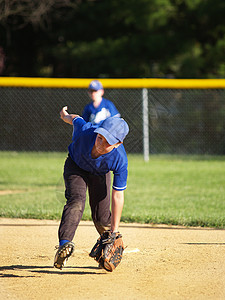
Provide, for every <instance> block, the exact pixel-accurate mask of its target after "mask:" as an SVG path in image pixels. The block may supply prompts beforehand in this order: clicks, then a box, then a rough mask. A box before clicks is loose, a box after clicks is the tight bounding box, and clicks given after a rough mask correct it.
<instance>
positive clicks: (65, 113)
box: [60, 106, 68, 120]
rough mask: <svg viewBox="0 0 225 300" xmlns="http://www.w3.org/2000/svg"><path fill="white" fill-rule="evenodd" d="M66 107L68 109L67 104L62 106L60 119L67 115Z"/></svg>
mask: <svg viewBox="0 0 225 300" xmlns="http://www.w3.org/2000/svg"><path fill="white" fill-rule="evenodd" d="M67 109H68V107H67V106H64V107H63V108H62V110H61V111H60V118H61V119H62V120H63V119H64V117H65V116H67V115H68V112H67Z"/></svg>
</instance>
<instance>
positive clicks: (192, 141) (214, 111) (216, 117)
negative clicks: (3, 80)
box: [0, 87, 225, 155]
mask: <svg viewBox="0 0 225 300" xmlns="http://www.w3.org/2000/svg"><path fill="white" fill-rule="evenodd" d="M146 92H147V93H146V95H147V106H146V108H145V113H146V114H147V119H146V118H145V119H144V120H145V121H144V122H147V130H148V132H147V133H144V132H143V128H146V126H144V125H146V124H144V123H143V111H144V110H143V90H142V89H141V88H140V89H131V88H130V89H129V88H127V89H125V88H120V89H117V88H112V89H105V95H104V97H105V98H107V99H109V100H112V101H113V103H114V104H115V106H116V107H117V109H118V110H119V112H120V114H121V116H122V117H123V118H124V119H125V120H126V121H127V123H128V124H129V127H130V133H129V134H128V136H127V138H126V139H125V141H124V145H125V148H126V151H127V153H143V150H144V149H143V148H144V146H143V140H144V139H143V137H144V135H145V136H146V134H147V137H148V145H147V146H148V147H149V152H150V154H158V153H168V154H219V155H222V154H225V89H158V88H157V89H146ZM90 101H91V99H90V98H89V97H88V94H87V89H83V88H30V87H29V88H27V87H0V103H1V110H0V128H1V130H0V132H1V133H0V139H1V143H0V150H6V151H8V150H10V151H67V147H68V145H69V143H70V142H71V137H72V126H70V125H68V124H65V123H64V122H63V121H62V120H60V118H59V111H60V110H61V108H62V107H63V106H65V105H67V106H68V111H69V113H77V114H82V111H83V108H84V106H85V105H86V104H87V103H89V102H90ZM145 130H146V129H145ZM145 140H146V139H145Z"/></svg>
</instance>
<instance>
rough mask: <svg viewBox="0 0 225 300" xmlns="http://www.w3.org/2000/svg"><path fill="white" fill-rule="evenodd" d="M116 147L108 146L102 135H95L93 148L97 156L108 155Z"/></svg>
mask: <svg viewBox="0 0 225 300" xmlns="http://www.w3.org/2000/svg"><path fill="white" fill-rule="evenodd" d="M116 145H117V144H115V145H110V144H109V143H108V142H107V140H106V139H105V137H104V136H103V135H101V134H100V133H98V134H97V137H96V140H95V148H96V150H97V152H98V153H99V154H101V155H103V154H106V153H109V152H110V151H112V150H113V149H114V148H115V146H116Z"/></svg>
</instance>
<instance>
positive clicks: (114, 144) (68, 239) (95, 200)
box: [54, 106, 129, 269]
mask: <svg viewBox="0 0 225 300" xmlns="http://www.w3.org/2000/svg"><path fill="white" fill-rule="evenodd" d="M60 117H61V119H62V120H63V121H64V122H66V123H68V124H71V125H73V136H72V143H71V144H70V145H69V147H68V150H69V155H68V157H67V159H66V161H65V165H64V174H63V175H64V181H65V188H66V190H65V197H66V199H67V202H66V205H65V206H64V209H63V213H62V218H61V223H60V226H59V230H58V237H59V248H58V250H57V252H56V255H55V260H54V266H55V267H56V268H59V269H62V267H63V266H64V264H65V261H66V260H67V259H68V257H69V256H70V255H71V254H72V253H73V250H74V243H73V242H72V240H73V238H74V235H75V232H76V229H77V226H78V224H79V222H80V220H81V218H82V215H83V211H84V207H85V201H86V190H87V188H88V193H89V203H90V207H91V214H92V219H93V222H94V224H95V227H96V229H97V231H98V233H99V234H100V235H101V234H102V233H103V232H105V230H108V229H109V230H110V233H115V232H118V229H119V223H120V218H121V214H122V209H123V203H124V190H125V189H126V186H127V166H128V161H127V155H126V152H125V149H124V146H123V140H124V138H125V137H126V135H127V134H128V132H129V127H128V125H127V123H126V122H125V121H124V119H122V118H120V117H109V118H107V119H106V120H104V121H103V122H101V123H100V124H99V125H93V124H92V123H91V122H88V123H87V122H85V120H84V119H83V118H82V117H80V116H78V115H75V114H69V113H68V112H67V106H65V107H63V109H62V110H61V112H60ZM110 171H112V172H113V174H114V179H113V185H112V204H111V212H110V189H111V180H110ZM92 257H93V256H92Z"/></svg>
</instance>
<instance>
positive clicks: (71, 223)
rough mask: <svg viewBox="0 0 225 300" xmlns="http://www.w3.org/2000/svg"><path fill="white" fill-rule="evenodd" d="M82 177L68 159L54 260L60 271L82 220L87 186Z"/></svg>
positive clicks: (81, 172) (80, 171)
mask: <svg viewBox="0 0 225 300" xmlns="http://www.w3.org/2000/svg"><path fill="white" fill-rule="evenodd" d="M83 175H84V174H83V171H82V170H80V168H79V167H77V165H76V164H75V163H74V162H73V161H72V159H71V158H70V157H68V158H67V160H66V162H65V166H64V181H65V187H66V191H65V197H66V199H67V201H66V205H65V206H64V208H63V213H62V218H61V222H60V226H59V230H58V236H59V248H58V250H57V252H56V255H55V260H54V266H55V267H56V268H58V269H62V267H63V266H64V265H65V262H66V260H67V259H68V258H69V257H70V255H71V254H72V253H73V251H74V244H73V242H72V240H73V238H74V235H75V232H76V229H77V227H78V224H79V223H80V220H81V218H82V215H83V212H84V207H85V200H86V189H87V185H86V182H85V179H84V176H83Z"/></svg>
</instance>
